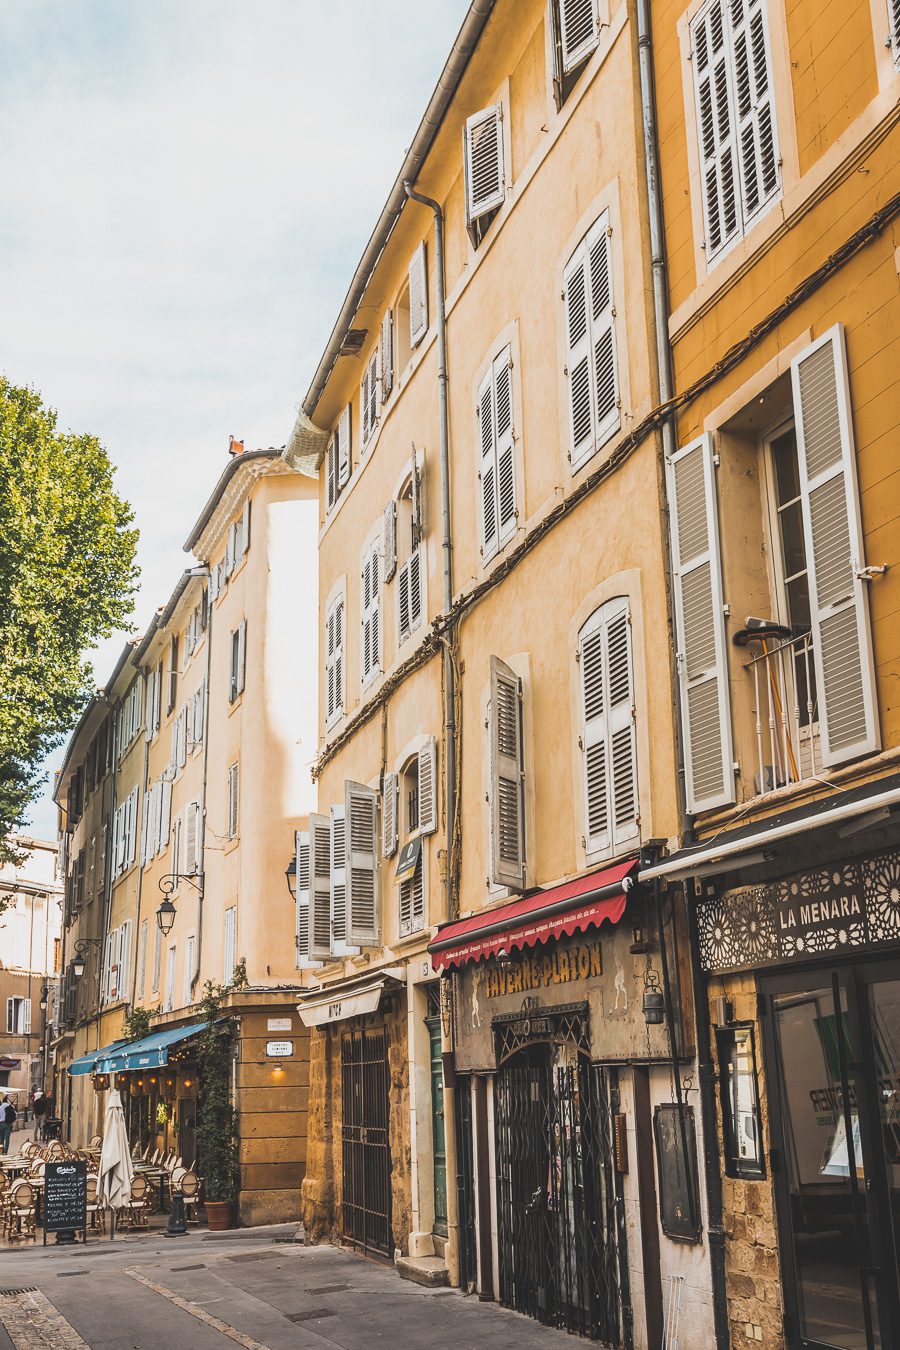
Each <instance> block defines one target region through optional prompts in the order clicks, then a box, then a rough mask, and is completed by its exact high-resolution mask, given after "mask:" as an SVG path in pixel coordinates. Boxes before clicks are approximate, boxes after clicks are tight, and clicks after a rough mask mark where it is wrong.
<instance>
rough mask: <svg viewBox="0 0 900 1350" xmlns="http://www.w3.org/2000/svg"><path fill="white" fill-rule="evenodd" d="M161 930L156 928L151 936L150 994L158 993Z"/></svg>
mask: <svg viewBox="0 0 900 1350" xmlns="http://www.w3.org/2000/svg"><path fill="white" fill-rule="evenodd" d="M162 939H163V935H162V930H161V929H160V928H157V929H156V931H155V932H154V934H153V968H152V972H151V982H150V992H151V994H157V993H159V967H160V962H161V960H162Z"/></svg>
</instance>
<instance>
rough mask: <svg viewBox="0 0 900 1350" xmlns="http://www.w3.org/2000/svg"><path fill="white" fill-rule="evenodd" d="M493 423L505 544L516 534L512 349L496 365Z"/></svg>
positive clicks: (501, 533) (499, 513) (499, 521)
mask: <svg viewBox="0 0 900 1350" xmlns="http://www.w3.org/2000/svg"><path fill="white" fill-rule="evenodd" d="M493 378H494V422H495V437H496V454H497V528H498V532H499V539H500V543H501V544H503V543H505V542H506V540H507V539H509V537H510V535H512V534H514V533H515V528H516V519H517V515H518V512H517V511H516V469H515V445H514V442H513V398H512V352H511V349H510V348H509V347H507V348H506V349H505V350H504V351H502V352H501V353H500V355H499V356H498V357H496V359H495V360H494V363H493Z"/></svg>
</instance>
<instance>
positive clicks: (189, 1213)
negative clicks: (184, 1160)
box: [173, 1170, 200, 1224]
mask: <svg viewBox="0 0 900 1350" xmlns="http://www.w3.org/2000/svg"><path fill="white" fill-rule="evenodd" d="M173 1185H174V1180H173ZM175 1189H176V1190H177V1191H179V1192H180V1194H181V1197H182V1199H183V1200H184V1217H185V1218H186V1219H187V1220H188V1222H194V1223H197V1224H199V1222H200V1178H199V1177H198V1176H197V1173H196V1172H191V1171H188V1170H185V1171H183V1172H182V1173H181V1175H180V1176H179V1178H178V1183H177V1186H175Z"/></svg>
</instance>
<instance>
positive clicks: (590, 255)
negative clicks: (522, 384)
mask: <svg viewBox="0 0 900 1350" xmlns="http://www.w3.org/2000/svg"><path fill="white" fill-rule="evenodd" d="M587 269H588V275H589V278H590V297H591V308H590V325H591V369H592V374H593V377H594V418H595V427H594V437H595V443H596V445H597V447H598V448H599V446H601V445H602V444H603V442H604V441H605V440H607V439H608V438H609V436H610V435H611V434H612V432H613V431H615V429H616V428H617V427H618V425H619V376H618V369H617V365H616V340H615V328H614V314H613V292H612V249H611V239H610V232H609V215H608V214H607V213H606V212H604V214H603V215H602V216H601V217H600V219H599V220H598V221H597V223H596V224H595V225H593V226H592V227H591V230H590V232H589V233H588V237H587Z"/></svg>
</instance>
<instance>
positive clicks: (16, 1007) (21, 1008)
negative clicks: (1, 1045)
mask: <svg viewBox="0 0 900 1350" xmlns="http://www.w3.org/2000/svg"><path fill="white" fill-rule="evenodd" d="M30 1031H31V999H30V998H8V999H7V1000H6V1034H7V1036H27V1035H28V1033H29V1032H30Z"/></svg>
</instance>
